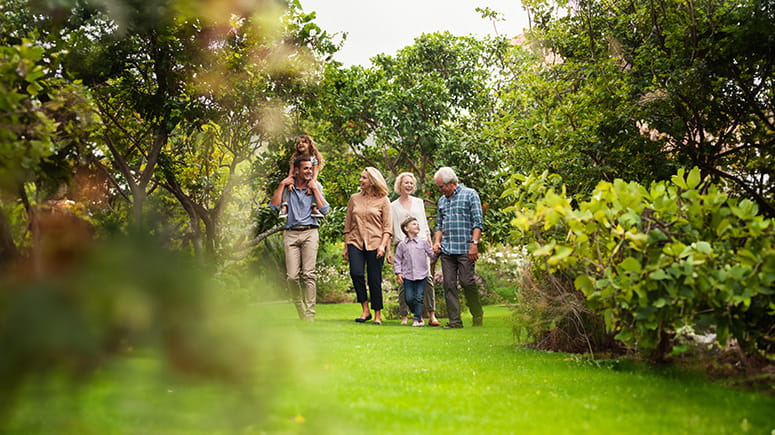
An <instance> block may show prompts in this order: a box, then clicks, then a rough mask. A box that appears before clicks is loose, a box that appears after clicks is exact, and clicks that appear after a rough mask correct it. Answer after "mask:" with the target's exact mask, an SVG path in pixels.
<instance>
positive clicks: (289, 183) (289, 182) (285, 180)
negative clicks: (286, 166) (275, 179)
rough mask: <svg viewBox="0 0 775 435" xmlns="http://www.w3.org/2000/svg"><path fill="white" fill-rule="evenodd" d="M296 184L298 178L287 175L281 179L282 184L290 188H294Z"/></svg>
mask: <svg viewBox="0 0 775 435" xmlns="http://www.w3.org/2000/svg"><path fill="white" fill-rule="evenodd" d="M294 184H296V180H294V178H293V177H285V178H283V179H282V181H280V186H285V187H287V188H288V190H293V189H294Z"/></svg>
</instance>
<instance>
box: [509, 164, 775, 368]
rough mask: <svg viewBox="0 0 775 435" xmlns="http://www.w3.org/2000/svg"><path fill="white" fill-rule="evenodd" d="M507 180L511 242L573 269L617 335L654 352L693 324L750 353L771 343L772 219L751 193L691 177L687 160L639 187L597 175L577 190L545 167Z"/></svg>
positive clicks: (774, 307) (662, 352)
mask: <svg viewBox="0 0 775 435" xmlns="http://www.w3.org/2000/svg"><path fill="white" fill-rule="evenodd" d="M515 179H516V180H518V181H519V182H520V183H521V184H520V185H519V186H515V187H512V188H511V189H509V193H510V194H514V195H516V196H517V201H516V205H515V208H516V209H517V211H518V216H517V218H516V219H515V220H514V225H515V227H516V231H515V235H514V236H515V241H521V242H527V241H530V242H531V245H530V251H531V253H532V255H533V257H534V258H535V259H536V260H537V261H540V262H542V263H545V264H546V265H547V266H548V267H549V268H550V270H563V271H567V273H570V274H576V275H577V276H576V278H575V286H576V288H577V289H578V290H580V291H581V292H583V293H584V295H585V296H586V297H587V301H588V303H589V304H590V307H591V308H593V309H594V310H599V311H600V313H601V314H602V315H603V316H604V318H605V321H606V325H607V327H608V328H609V330H611V331H617V338H618V339H621V340H623V341H624V342H626V343H628V344H630V345H633V346H636V347H637V348H639V349H641V350H643V351H648V352H651V353H652V356H653V357H654V358H656V359H664V358H665V357H666V355H667V354H668V353H670V352H671V350H672V348H673V344H672V340H671V339H672V337H673V336H674V334H675V332H676V330H677V329H679V328H681V327H682V326H684V325H689V326H694V325H698V326H700V327H702V328H708V327H712V328H713V329H714V330H715V331H716V333H717V334H718V338H719V340H720V341H721V342H722V343H724V342H725V341H726V339H727V337H728V336H729V337H732V338H734V339H736V340H737V341H738V342H739V343H740V344H741V346H742V347H743V349H744V350H745V351H746V352H747V353H748V354H749V355H751V356H760V355H764V354H768V355H771V354H772V353H773V351H775V342H773V337H774V335H773V334H774V333H775V331H774V330H773V325H774V324H775V322H773V318H774V316H775V300H774V299H773V297H774V296H773V295H775V290H773V289H774V288H775V244H774V242H773V240H775V237H774V236H775V226H774V225H773V221H772V219H767V218H765V217H763V216H761V215H759V214H758V210H757V207H756V204H754V203H753V202H752V201H750V200H748V199H739V198H735V197H733V196H730V195H728V194H726V193H724V192H723V190H722V189H721V188H719V187H718V186H715V185H710V184H707V183H705V184H702V182H701V178H700V174H699V170H698V169H693V170H692V171H690V172H688V173H686V172H684V171H683V170H679V171H678V174H677V175H675V176H674V177H672V180H671V182H655V183H652V185H651V186H650V187H648V188H646V187H643V186H641V185H640V184H638V183H634V182H630V183H626V182H624V181H621V180H615V181H614V182H613V183H608V182H601V183H599V184H598V186H597V188H596V189H595V190H594V191H593V192H592V195H591V197H590V198H589V199H588V200H584V201H582V200H576V201H574V200H572V199H571V198H569V197H568V196H566V194H565V191H564V186H561V187H559V188H555V187H554V186H552V185H551V184H550V183H549V179H550V177H549V175H548V174H547V173H544V174H542V175H536V174H531V175H530V176H529V177H515ZM516 180H515V181H516ZM572 202H575V203H576V205H572Z"/></svg>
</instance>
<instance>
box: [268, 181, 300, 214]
mask: <svg viewBox="0 0 775 435" xmlns="http://www.w3.org/2000/svg"><path fill="white" fill-rule="evenodd" d="M293 183H294V181H293V177H286V178H283V180H282V181H280V185H279V186H277V189H276V190H275V191H274V193H273V194H272V199H271V200H270V201H269V203H270V204H271V205H272V206H273V207H280V204H282V202H283V189H285V188H287V187H288V186H290V185H292V184H293Z"/></svg>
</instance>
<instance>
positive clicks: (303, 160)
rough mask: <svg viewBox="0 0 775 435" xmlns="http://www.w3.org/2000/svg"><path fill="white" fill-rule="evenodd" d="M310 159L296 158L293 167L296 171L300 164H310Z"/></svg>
mask: <svg viewBox="0 0 775 435" xmlns="http://www.w3.org/2000/svg"><path fill="white" fill-rule="evenodd" d="M311 161H312V159H310V158H309V157H296V159H295V160H294V161H293V167H294V168H296V169H299V168H301V162H311Z"/></svg>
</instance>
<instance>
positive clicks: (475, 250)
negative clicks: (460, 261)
mask: <svg viewBox="0 0 775 435" xmlns="http://www.w3.org/2000/svg"><path fill="white" fill-rule="evenodd" d="M468 258H470V259H471V261H476V260H477V259H479V245H477V244H475V243H471V244H469V246H468Z"/></svg>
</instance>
